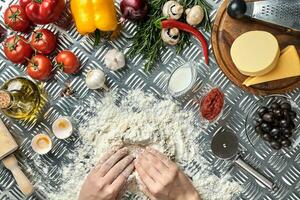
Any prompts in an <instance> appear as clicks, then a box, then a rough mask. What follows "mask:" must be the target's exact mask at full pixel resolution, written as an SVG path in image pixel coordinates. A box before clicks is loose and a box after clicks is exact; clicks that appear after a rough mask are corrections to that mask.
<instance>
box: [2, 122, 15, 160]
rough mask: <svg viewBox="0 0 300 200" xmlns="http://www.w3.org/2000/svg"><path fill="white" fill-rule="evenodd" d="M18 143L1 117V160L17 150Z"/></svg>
mask: <svg viewBox="0 0 300 200" xmlns="http://www.w3.org/2000/svg"><path fill="white" fill-rule="evenodd" d="M17 148H18V144H17V143H16V142H15V140H14V138H13V137H12V136H11V134H10V132H9V131H8V130H7V128H6V126H5V125H4V123H3V121H2V120H1V119H0V160H2V159H3V158H4V157H6V156H8V155H9V154H11V153H13V152H14V151H16V150H17Z"/></svg>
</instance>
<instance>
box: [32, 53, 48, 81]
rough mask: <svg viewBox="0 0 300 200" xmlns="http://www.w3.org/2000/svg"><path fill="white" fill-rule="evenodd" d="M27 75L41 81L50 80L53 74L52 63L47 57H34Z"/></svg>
mask: <svg viewBox="0 0 300 200" xmlns="http://www.w3.org/2000/svg"><path fill="white" fill-rule="evenodd" d="M27 73H28V75H29V76H30V77H31V78H34V79H37V80H40V81H45V80H48V79H49V78H50V76H51V73H52V63H51V61H50V59H49V58H47V57H46V56H43V55H36V56H33V57H32V58H31V60H30V61H29V63H28V65H27Z"/></svg>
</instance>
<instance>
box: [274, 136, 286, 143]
mask: <svg viewBox="0 0 300 200" xmlns="http://www.w3.org/2000/svg"><path fill="white" fill-rule="evenodd" d="M274 139H275V140H276V141H277V142H282V140H283V139H284V138H282V137H280V136H278V137H276V138H275V137H274Z"/></svg>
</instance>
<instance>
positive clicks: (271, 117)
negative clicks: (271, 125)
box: [263, 112, 274, 122]
mask: <svg viewBox="0 0 300 200" xmlns="http://www.w3.org/2000/svg"><path fill="white" fill-rule="evenodd" d="M263 120H265V121H266V122H273V120H274V115H273V113H271V112H268V113H265V114H264V115H263Z"/></svg>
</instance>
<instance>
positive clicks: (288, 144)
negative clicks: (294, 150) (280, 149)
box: [281, 138, 292, 147]
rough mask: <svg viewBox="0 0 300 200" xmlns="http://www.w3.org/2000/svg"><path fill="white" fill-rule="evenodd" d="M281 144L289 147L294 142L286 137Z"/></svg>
mask: <svg viewBox="0 0 300 200" xmlns="http://www.w3.org/2000/svg"><path fill="white" fill-rule="evenodd" d="M281 144H282V146H284V147H289V146H291V145H292V142H291V141H290V140H289V139H287V138H286V139H284V140H282V141H281Z"/></svg>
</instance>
